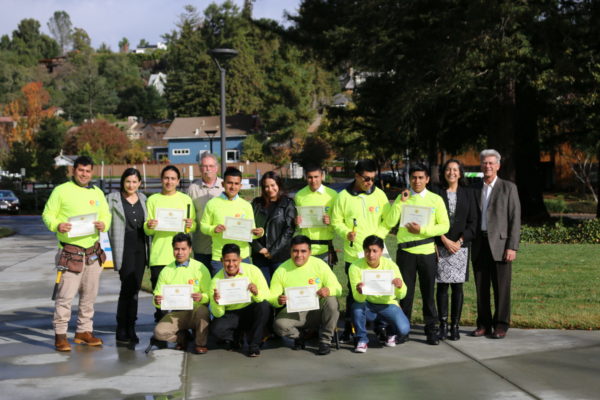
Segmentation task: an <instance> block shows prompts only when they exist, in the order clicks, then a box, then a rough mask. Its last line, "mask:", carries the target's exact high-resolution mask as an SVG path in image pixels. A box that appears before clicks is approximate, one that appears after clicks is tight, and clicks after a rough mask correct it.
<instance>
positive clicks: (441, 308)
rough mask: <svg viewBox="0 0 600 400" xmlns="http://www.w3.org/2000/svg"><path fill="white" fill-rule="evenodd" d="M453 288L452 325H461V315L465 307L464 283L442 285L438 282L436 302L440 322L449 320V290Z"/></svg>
mask: <svg viewBox="0 0 600 400" xmlns="http://www.w3.org/2000/svg"><path fill="white" fill-rule="evenodd" d="M449 287H451V288H452V295H451V306H450V322H451V324H452V325H458V324H459V323H460V315H461V314H462V307H463V299H464V294H463V283H462V282H460V283H441V282H438V284H437V290H436V300H437V308H438V310H437V311H438V314H439V317H440V322H447V320H448V288H449Z"/></svg>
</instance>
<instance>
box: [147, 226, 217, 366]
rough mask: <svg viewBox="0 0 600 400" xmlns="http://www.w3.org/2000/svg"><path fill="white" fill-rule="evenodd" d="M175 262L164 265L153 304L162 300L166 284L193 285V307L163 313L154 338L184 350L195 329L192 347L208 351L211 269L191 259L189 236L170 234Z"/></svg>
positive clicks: (197, 350) (199, 351)
mask: <svg viewBox="0 0 600 400" xmlns="http://www.w3.org/2000/svg"><path fill="white" fill-rule="evenodd" d="M172 243H173V255H174V256H175V261H173V262H172V263H171V264H169V265H167V266H166V267H164V268H163V270H162V271H161V272H160V275H159V276H158V281H157V282H156V288H155V289H154V303H155V305H156V306H157V307H158V306H160V304H161V302H162V301H163V299H164V296H163V286H165V285H192V295H191V296H192V300H193V309H192V310H179V311H173V312H171V313H169V314H167V315H165V316H164V317H163V318H162V319H161V320H160V321H159V322H158V324H157V325H156V327H155V328H154V339H157V340H166V341H168V342H175V343H177V347H176V348H177V349H179V350H183V351H185V350H186V349H187V346H188V342H189V340H190V336H191V335H190V332H189V330H190V329H192V330H194V331H195V334H196V337H195V347H194V350H195V351H196V353H198V354H204V353H206V352H207V351H208V349H207V348H206V341H207V338H208V323H209V312H208V307H207V306H206V304H208V293H209V288H210V272H208V269H207V268H206V267H205V266H204V264H202V263H201V262H199V261H196V260H194V259H190V255H191V254H192V239H191V237H190V235H187V234H185V233H178V234H177V235H175V236H174V237H173V242H172Z"/></svg>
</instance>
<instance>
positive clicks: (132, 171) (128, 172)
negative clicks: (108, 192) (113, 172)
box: [119, 168, 142, 192]
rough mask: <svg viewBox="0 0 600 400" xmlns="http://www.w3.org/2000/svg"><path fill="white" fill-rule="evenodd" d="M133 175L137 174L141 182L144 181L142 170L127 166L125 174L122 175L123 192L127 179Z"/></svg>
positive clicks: (121, 187)
mask: <svg viewBox="0 0 600 400" xmlns="http://www.w3.org/2000/svg"><path fill="white" fill-rule="evenodd" d="M131 175H135V176H137V178H138V180H139V181H140V182H141V181H142V175H140V171H138V170H137V169H135V168H127V169H126V170H125V171H123V175H121V186H120V187H119V190H120V191H121V192H124V191H125V179H127V178H128V177H130V176H131Z"/></svg>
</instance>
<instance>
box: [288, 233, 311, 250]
mask: <svg viewBox="0 0 600 400" xmlns="http://www.w3.org/2000/svg"><path fill="white" fill-rule="evenodd" d="M297 244H307V245H308V248H309V249H310V245H311V241H310V238H309V237H308V236H305V235H298V236H294V237H293V238H292V242H291V246H294V245H297Z"/></svg>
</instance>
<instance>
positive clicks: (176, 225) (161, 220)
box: [154, 208, 185, 232]
mask: <svg viewBox="0 0 600 400" xmlns="http://www.w3.org/2000/svg"><path fill="white" fill-rule="evenodd" d="M184 218H185V210H182V209H179V208H157V209H156V220H158V224H157V225H156V227H155V228H154V230H156V231H163V232H185V221H184V220H183V219H184Z"/></svg>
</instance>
